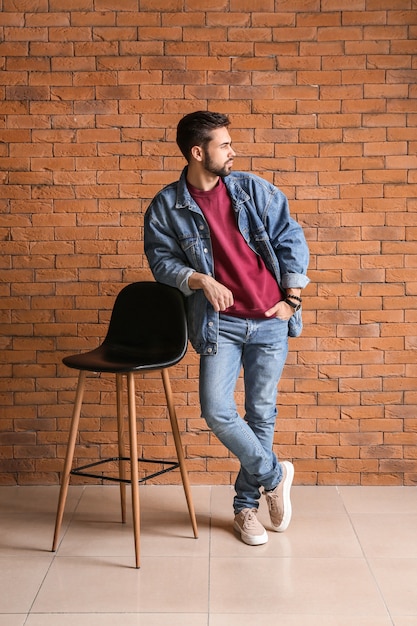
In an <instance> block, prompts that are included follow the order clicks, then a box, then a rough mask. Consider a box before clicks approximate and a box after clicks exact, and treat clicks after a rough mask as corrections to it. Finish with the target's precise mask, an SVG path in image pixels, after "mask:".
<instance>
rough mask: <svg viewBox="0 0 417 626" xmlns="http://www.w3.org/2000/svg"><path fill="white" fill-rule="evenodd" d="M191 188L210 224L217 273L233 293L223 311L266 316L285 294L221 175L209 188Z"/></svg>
mask: <svg viewBox="0 0 417 626" xmlns="http://www.w3.org/2000/svg"><path fill="white" fill-rule="evenodd" d="M188 189H189V191H190V194H191V195H192V197H193V198H194V200H195V202H196V203H197V204H198V206H199V207H200V209H201V210H202V212H203V214H204V217H205V218H206V221H207V223H208V225H209V228H210V236H211V242H212V247H213V258H214V277H215V279H216V280H217V281H218V282H219V283H222V284H223V285H225V286H226V287H228V288H229V289H230V291H231V292H232V293H233V296H234V304H233V305H232V306H231V307H229V308H228V309H226V310H225V311H223V313H226V314H227V315H232V316H235V317H243V318H263V317H265V311H267V310H268V309H270V308H271V307H272V306H274V305H275V304H276V303H277V302H279V300H282V298H283V296H282V293H281V290H280V288H279V286H278V284H277V282H276V280H275V278H274V276H273V275H272V274H271V272H270V271H269V270H268V268H267V267H266V265H265V263H264V261H263V259H262V258H261V257H260V256H259V255H258V254H256V253H255V252H253V250H252V249H251V248H250V247H249V246H248V244H247V243H246V241H245V239H244V238H243V236H242V235H241V233H240V231H239V229H238V227H237V224H236V217H235V212H234V210H233V207H232V202H231V200H230V197H229V194H228V193H227V189H226V186H225V184H224V183H223V181H222V179H221V178H220V179H219V184H218V185H217V186H216V187H214V189H212V190H210V191H201V190H200V189H196V188H195V187H193V186H192V185H190V184H188Z"/></svg>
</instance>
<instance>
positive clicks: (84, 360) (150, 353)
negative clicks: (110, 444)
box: [52, 281, 198, 568]
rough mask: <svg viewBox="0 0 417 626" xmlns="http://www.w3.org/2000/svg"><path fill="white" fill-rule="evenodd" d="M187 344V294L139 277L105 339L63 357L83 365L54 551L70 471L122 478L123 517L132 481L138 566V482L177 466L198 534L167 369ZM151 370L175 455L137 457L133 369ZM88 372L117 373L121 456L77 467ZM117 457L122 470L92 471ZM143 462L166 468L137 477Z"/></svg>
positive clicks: (119, 303) (120, 299) (118, 305)
mask: <svg viewBox="0 0 417 626" xmlns="http://www.w3.org/2000/svg"><path fill="white" fill-rule="evenodd" d="M187 344H188V334H187V322H186V315H185V305H184V298H183V296H182V294H181V292H180V291H179V290H178V289H175V288H174V287H170V286H168V285H163V284H162V283H156V282H150V281H141V282H136V283H131V284H129V285H127V286H126V287H124V288H123V289H122V290H121V291H120V293H119V294H118V296H117V298H116V300H115V303H114V307H113V311H112V314H111V318H110V323H109V327H108V331H107V335H106V337H105V339H104V341H103V342H102V344H101V345H100V346H99V347H98V348H96V349H94V350H91V351H89V352H85V353H82V354H76V355H71V356H67V357H65V358H64V359H63V363H65V365H67V366H68V367H71V368H73V369H77V370H79V375H78V384H77V391H76V396H75V403H74V408H73V412H72V419H71V426H70V432H69V439H68V445H67V451H66V457H65V463H64V469H63V474H62V479H61V488H60V493H59V500H58V509H57V514H56V521H55V533H54V539H53V545H52V551H53V552H55V550H56V548H57V545H58V540H59V533H60V530H61V525H62V519H63V515H64V509H65V502H66V499H67V494H68V485H69V482H70V476H71V475H72V474H73V475H78V476H87V477H92V478H100V479H105V480H110V481H116V482H119V483H120V498H121V510H122V522H125V521H126V490H125V487H126V484H127V483H130V484H131V491H132V513H133V531H134V540H135V562H136V567H137V568H139V567H140V505H139V483H141V482H144V481H145V480H150V479H152V478H154V477H156V476H159V475H160V474H164V473H166V472H170V471H172V470H175V469H177V468H179V469H180V473H181V479H182V485H183V488H184V493H185V498H186V501H187V506H188V512H189V516H190V521H191V525H192V529H193V533H194V537H195V538H197V537H198V530H197V522H196V516H195V511H194V505H193V500H192V496H191V489H190V485H189V480H188V474H187V469H186V465H185V460H184V452H183V447H182V442H181V436H180V432H179V428H178V421H177V415H176V411H175V406H174V402H173V395H172V390H171V383H170V378H169V375H168V368H169V367H172V366H173V365H175V364H176V363H178V362H179V361H180V360H181V359H182V358H183V357H184V355H185V353H186V351H187ZM150 370H160V372H161V377H162V383H163V388H164V392H165V398H166V404H167V408H168V414H169V419H170V423H171V429H172V434H173V438H174V443H175V449H176V455H177V460H176V461H167V460H164V459H145V458H143V457H139V458H138V451H137V450H138V448H137V428H136V400H135V378H134V374H135V372H146V371H150ZM88 372H94V373H97V372H103V373H112V374H115V378H116V404H117V407H116V416H117V431H118V456H116V457H111V458H106V459H102V460H100V461H96V462H94V463H89V464H87V465H82V466H79V467H72V466H73V459H74V451H75V445H76V439H77V434H78V428H79V421H80V415H81V410H82V402H83V396H84V389H85V383H86V377H87V375H88ZM124 377H126V380H127V401H128V424H129V449H130V456H126V452H125V443H124V434H125V431H124V418H123V401H122V392H123V381H124ZM114 462H117V465H118V476H110V475H106V476H105V475H103V474H102V473H100V474H96V473H93V468H96V467H98V466H101V465H103V464H106V463H114ZM140 462H144V463H147V464H149V463H156V464H159V465H160V466H161V465H162V466H163V469H160V470H159V471H155V472H153V473H148V474H147V475H146V476H144V477H143V478H139V463H140ZM126 465H128V466H129V465H130V478H129V477H128V475H127V472H126Z"/></svg>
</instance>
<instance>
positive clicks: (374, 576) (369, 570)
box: [336, 487, 394, 624]
mask: <svg viewBox="0 0 417 626" xmlns="http://www.w3.org/2000/svg"><path fill="white" fill-rule="evenodd" d="M336 489H337V492H338V494H339V497H340V499H341V502H342V504H343V507H344V509H345V511H346V515H347V518H348V520H349V523H350V525H351V528H352V531H353V533H354V535H355V537H356V541H357V542H358V545H359V546H360V549H361V552H362V555H363V560H364V562H365V564H366V567H367V569H368V572H369V575H370V576H371V578H372V580H373V582H374V585H375V588H376V590H377V591H378V595H379V597H380V599H381V602H382V604H383V606H384V608H385V611H386V613H387V617H388V618H389V619H390V620H391V622H392V623H393V624H394V622H393V619H392V615H391V613H390V610H389V607H388V604H387V602H386V601H385V598H384V594H383V591H382V589H381V587H380V585H379V583H378V580H377V578H376V575H375V573H374V571H373V568H372V566H371V563H370V561H369V558H368V555H367V554H366V550H365V548H364V546H363V545H362V542H361V540H360V537H359V534H358V531H357V529H356V526H355V524H354V521H353V519H352V516H351V513H350V511H349V510H348V508H347V506H346V503H345V501H344V499H343V495H342V493H341V491H340V490H339V487H337V488H336Z"/></svg>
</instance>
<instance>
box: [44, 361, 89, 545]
mask: <svg viewBox="0 0 417 626" xmlns="http://www.w3.org/2000/svg"><path fill="white" fill-rule="evenodd" d="M86 376H87V372H85V371H80V373H79V375H78V384H77V392H76V395H75V402H74V409H73V412H72V418H71V426H70V432H69V439H68V445H67V452H66V457H65V463H64V469H63V473H62V478H61V489H60V491H59V500H58V510H57V514H56V520H55V533H54V540H53V544H52V552H55V550H56V548H57V545H58V539H59V533H60V530H61V525H62V518H63V516H64V509H65V502H66V500H67V495H68V485H69V481H70V472H71V468H72V461H73V459H74V450H75V442H76V439H77V433H78V425H79V423H80V414H81V406H82V402H83V395H84V388H85V379H86Z"/></svg>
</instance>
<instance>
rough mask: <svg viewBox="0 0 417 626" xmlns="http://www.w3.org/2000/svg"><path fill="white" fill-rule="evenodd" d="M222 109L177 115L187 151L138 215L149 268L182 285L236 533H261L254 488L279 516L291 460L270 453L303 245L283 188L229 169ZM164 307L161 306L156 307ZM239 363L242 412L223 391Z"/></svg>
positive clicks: (248, 536)
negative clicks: (231, 487) (226, 471)
mask: <svg viewBox="0 0 417 626" xmlns="http://www.w3.org/2000/svg"><path fill="white" fill-rule="evenodd" d="M229 124H230V122H229V119H228V117H227V116H226V115H223V114H220V113H211V112H209V111H196V112H195V113H190V114H189V115H186V116H185V117H184V118H183V119H181V120H180V122H179V124H178V127H177V144H178V146H179V148H180V150H181V152H182V154H183V155H184V157H185V159H186V161H187V164H188V165H187V167H185V168H184V170H183V172H182V174H181V177H180V179H179V180H178V181H177V182H175V183H172V184H170V185H168V186H167V187H165V188H164V189H162V190H161V191H160V192H159V193H158V194H157V195H156V196H155V198H154V199H153V200H152V202H151V204H150V206H149V207H148V210H147V212H146V215H145V253H146V255H147V258H148V261H149V265H150V267H151V270H152V273H153V275H154V277H155V279H156V280H157V281H159V282H162V283H167V284H169V285H173V286H175V287H177V288H178V289H180V290H181V291H182V293H183V294H184V295H185V296H187V311H188V326H189V336H190V341H191V343H192V345H193V347H194V348H195V350H196V351H197V352H198V353H199V354H200V355H201V356H200V404H201V412H202V416H203V417H204V419H205V420H206V422H207V424H208V426H209V428H210V429H211V430H212V431H213V432H214V433H215V435H216V436H217V437H218V438H219V439H220V441H221V442H222V443H223V444H224V445H225V446H226V447H227V448H228V449H229V450H230V451H231V452H232V453H233V454H234V455H235V456H237V458H238V459H239V461H240V471H239V474H238V476H237V479H236V483H235V491H236V495H235V498H234V514H235V518H234V528H235V530H236V531H237V532H238V533H239V534H240V537H241V539H242V541H244V542H245V543H247V544H249V545H260V544H263V543H266V541H268V535H267V532H266V530H265V528H264V527H263V526H262V524H261V523H260V522H259V520H258V519H257V517H256V513H257V510H258V506H259V499H260V496H261V492H260V489H261V488H263V493H264V494H265V496H266V501H267V503H268V508H269V513H270V518H271V527H272V529H273V530H275V531H277V532H282V531H284V530H285V529H286V528H287V527H288V524H289V523H290V520H291V500H290V489H291V484H292V480H293V476H294V468H293V465H292V463H289V462H287V461H284V462H283V463H280V462H279V461H278V459H277V456H276V455H275V453H274V452H273V449H272V448H273V438H274V428H275V420H276V415H277V409H276V398H277V385H278V382H279V379H280V376H281V373H282V369H283V367H284V364H285V360H286V356H287V351H288V335H291V336H297V335H299V334H300V332H301V327H302V322H301V311H300V306H301V297H300V294H301V289H302V288H303V287H305V286H306V285H307V283H308V282H309V281H308V278H307V276H306V271H307V265H308V256H309V255H308V248H307V244H306V241H305V238H304V235H303V232H302V229H301V227H300V226H299V225H298V224H297V223H296V222H295V221H294V220H293V219H292V218H291V217H290V214H289V210H288V202H287V199H286V197H285V196H284V195H283V193H282V192H281V191H280V190H279V189H277V188H276V187H274V186H273V185H271V184H270V183H268V182H267V181H265V180H263V179H262V178H259V177H258V176H255V175H252V174H247V173H243V172H235V173H232V166H233V158H234V156H235V154H236V153H235V151H234V150H233V148H232V140H231V138H230V135H229V132H228V126H229ZM167 316H168V317H169V311H167ZM241 368H243V375H244V385H245V416H244V419H242V418H241V417H240V415H239V414H238V413H237V410H236V405H235V401H234V391H235V386H236V381H237V379H238V376H239V373H240V371H241Z"/></svg>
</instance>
